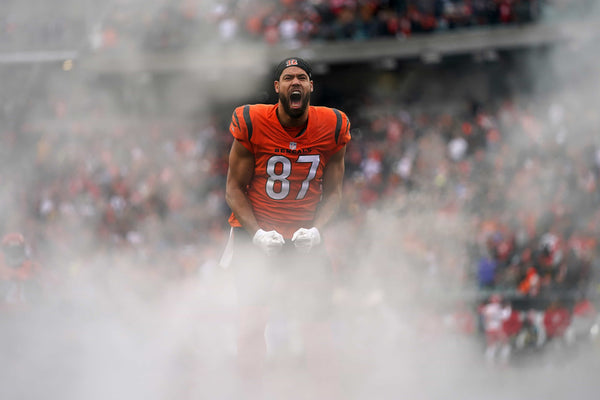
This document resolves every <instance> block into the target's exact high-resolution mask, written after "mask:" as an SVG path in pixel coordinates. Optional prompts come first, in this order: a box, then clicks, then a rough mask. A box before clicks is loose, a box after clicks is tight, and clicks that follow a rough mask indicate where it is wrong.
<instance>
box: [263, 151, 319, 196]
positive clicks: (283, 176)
mask: <svg viewBox="0 0 600 400" xmlns="http://www.w3.org/2000/svg"><path fill="white" fill-rule="evenodd" d="M320 159H321V158H320V156H319V155H318V154H316V155H302V156H298V159H297V160H296V162H298V163H310V170H309V171H308V175H307V176H306V178H304V181H302V187H301V188H300V191H299V192H298V194H297V195H296V200H301V199H303V198H304V196H306V193H307V192H308V188H309V186H310V181H312V180H313V179H314V178H315V176H316V175H317V169H318V168H319V161H320ZM277 164H281V172H280V173H277V172H275V167H276V166H277ZM291 173H292V161H291V160H290V159H289V158H287V157H285V156H273V157H271V158H269V161H268V162H267V175H269V179H267V185H266V188H265V189H266V191H267V195H268V196H269V197H270V198H272V199H274V200H282V199H285V198H286V197H287V196H288V195H289V194H290V181H288V179H287V178H288V177H289V176H290V174H291ZM275 182H281V188H280V190H279V192H276V191H275Z"/></svg>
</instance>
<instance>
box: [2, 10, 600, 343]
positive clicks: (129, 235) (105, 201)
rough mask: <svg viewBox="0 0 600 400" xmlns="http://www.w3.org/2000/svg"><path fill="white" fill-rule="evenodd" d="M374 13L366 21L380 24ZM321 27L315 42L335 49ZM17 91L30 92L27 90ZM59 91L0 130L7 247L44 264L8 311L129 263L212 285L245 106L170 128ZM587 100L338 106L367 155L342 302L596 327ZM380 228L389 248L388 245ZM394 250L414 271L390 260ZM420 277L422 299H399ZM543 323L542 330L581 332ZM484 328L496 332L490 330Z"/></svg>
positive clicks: (591, 110)
mask: <svg viewBox="0 0 600 400" xmlns="http://www.w3.org/2000/svg"><path fill="white" fill-rule="evenodd" d="M401 3H402V4H404V2H401ZM297 4H300V3H294V2H291V3H289V4H288V3H276V5H277V6H278V7H283V6H289V7H293V6H294V5H297ZM331 4H333V3H328V5H331ZM511 4H515V5H516V4H519V2H514V3H511ZM340 7H341V8H342V9H343V8H344V7H343V6H341V5H340ZM365 7H366V11H365V10H362V12H358V10H359V9H358V8H355V10H356V12H357V14H356V15H362V16H365V15H366V14H368V12H367V11H368V10H369V6H365ZM375 8H377V7H375ZM257 10H258V9H257ZM370 10H371V12H372V11H373V9H370ZM271 11H273V10H271ZM223 12H224V11H223ZM340 12H341V14H344V13H345V12H346V11H343V12H342V11H340ZM363 12H364V13H365V14H363ZM225 14H226V13H225V12H224V14H223V15H225ZM277 15H279V14H277ZM377 15H378V16H380V15H381V14H377ZM123 18H125V17H123ZM348 18H349V19H352V18H350V17H348ZM117 19H119V18H117ZM167 20H168V18H167ZM217 20H219V19H218V18H217V19H216V20H215V21H217ZM275 20H276V19H275ZM121 21H122V23H123V26H130V27H131V29H132V32H137V33H139V32H143V31H144V30H141V29H137V28H135V26H134V25H131V24H130V23H129V22H130V21H127V18H125V19H121ZM436 21H439V19H436ZM496 22H499V21H496ZM175 25H177V26H178V27H182V26H185V25H181V24H175ZM451 25H452V24H448V27H451ZM253 26H255V27H256V26H258V27H260V29H263V28H262V25H261V24H259V23H256V24H255V25H253ZM436 27H437V26H436ZM134 28H135V29H134ZM321 28H323V29H319V30H317V31H316V32H318V33H315V35H317V36H307V38H310V40H313V39H317V38H322V39H328V38H332V37H334V36H336V37H337V34H333V33H332V32H333V30H327V29H324V27H323V26H322V27H321ZM421 28H422V27H421ZM421 28H418V29H421ZM260 29H259V30H258V31H257V32H256V33H257V34H258V35H259V36H260V35H263V34H266V31H261V30H260ZM411 29H416V28H414V27H413V26H412V25H411ZM325 31H328V32H329V33H323V32H325ZM358 31H360V32H361V33H358V34H357V35H358V36H361V35H362V36H364V35H367V36H368V34H367V33H365V32H366V31H361V30H360V29H359V30H358ZM358 31H356V32H358ZM319 35H324V36H319ZM327 35H330V36H327ZM331 35H333V36H331ZM267 36H268V35H267ZM342 36H343V35H342ZM358 36H357V37H354V39H358ZM362 36H361V37H362ZM347 38H349V37H347ZM158 42H161V40H159V41H158ZM154 43H157V42H154ZM161 43H162V42H161ZM159 47H160V46H159ZM26 72H27V71H23V70H21V71H20V72H19V74H24V75H23V76H24V77H27V76H28V75H27V73H26ZM10 73H11V74H12V73H14V71H10ZM12 76H15V75H12ZM63 79H64V78H63ZM63 83H64V82H63ZM7 84H8V85H14V86H15V88H21V89H23V86H22V85H21V83H20V82H19V81H17V80H13V81H9V82H8V83H7ZM113 84H114V82H113ZM56 86H57V87H63V90H62V91H61V90H55V89H56V88H52V89H49V90H48V91H47V92H45V93H40V94H39V96H37V95H38V94H37V93H36V94H35V95H33V96H29V98H27V96H26V93H25V94H24V95H23V96H22V97H18V98H16V99H14V98H11V100H10V101H4V102H3V103H4V105H5V107H4V109H3V110H2V112H3V113H4V114H5V115H6V116H10V117H11V118H5V119H4V122H3V123H2V125H1V128H2V129H3V132H2V134H1V135H0V159H2V164H3V168H2V170H1V171H0V182H2V184H3V187H4V188H5V190H4V194H3V195H2V196H1V197H0V202H1V206H2V209H3V210H11V212H10V213H8V214H7V215H4V217H5V218H4V219H3V220H2V222H1V223H0V232H2V233H3V234H4V233H10V232H15V231H17V232H20V233H22V234H23V235H24V238H25V240H26V244H27V247H28V251H29V252H30V253H31V255H32V256H33V257H39V259H40V261H41V262H40V265H41V266H39V268H38V266H37V264H35V265H36V269H35V272H27V273H25V272H24V273H23V274H22V275H18V276H16V275H14V274H13V272H12V270H10V269H5V268H3V269H2V270H0V274H1V275H0V279H2V280H3V285H0V287H1V288H3V290H4V289H7V290H8V291H7V292H6V293H5V294H6V295H8V294H10V296H9V297H5V298H4V299H5V300H8V299H10V301H13V300H14V298H15V297H14V291H13V290H12V289H10V288H9V286H7V285H5V283H6V282H9V281H11V280H15V279H23V280H29V279H34V276H33V274H34V273H35V274H37V273H39V274H40V277H43V276H44V274H45V272H44V271H51V272H52V274H50V275H52V276H56V275H59V276H63V277H67V279H69V277H76V276H77V275H78V274H81V273H85V272H84V271H82V269H85V268H86V266H89V267H90V268H94V265H95V263H97V266H99V267H101V266H103V265H105V262H106V259H105V258H106V257H108V258H109V259H110V258H111V257H114V258H113V259H112V260H113V261H114V262H115V264H114V265H113V267H114V268H119V267H123V268H125V267H127V268H129V267H130V266H131V265H143V266H144V270H143V273H144V274H148V275H154V276H156V277H159V278H160V279H164V278H166V279H174V280H177V279H181V278H185V277H189V276H198V275H202V276H205V275H210V274H213V273H214V271H215V270H216V269H217V260H218V258H219V255H220V252H221V250H222V248H223V246H224V243H225V239H226V236H227V226H226V220H227V215H228V214H229V210H228V209H227V207H226V204H225V202H224V187H225V184H224V182H225V173H226V169H227V152H228V149H229V146H230V144H231V135H229V133H228V131H227V127H228V123H229V117H230V109H228V112H226V113H224V112H223V113H222V112H218V113H217V112H215V114H214V115H208V116H206V115H204V116H203V117H202V118H198V119H193V120H182V119H177V118H165V115H164V114H168V113H163V114H161V115H160V116H158V117H156V116H155V115H154V114H153V112H152V111H149V110H152V106H149V105H141V103H143V102H144V101H150V100H148V99H150V98H151V95H150V94H148V93H146V95H144V94H143V93H142V95H139V96H132V97H131V98H130V99H129V100H128V99H121V101H124V102H125V103H127V102H128V101H129V102H132V103H134V104H135V106H136V107H133V109H135V112H131V113H128V110H129V111H131V110H132V108H127V107H121V105H119V106H116V107H115V99H114V98H113V97H110V94H108V93H109V92H110V90H107V91H104V92H103V91H99V90H95V89H94V88H90V87H86V83H83V84H82V85H79V86H69V85H61V84H57V85H56ZM108 86H110V85H108ZM382 86H385V85H382ZM65 87H68V88H69V89H68V90H67V89H64V88H65ZM25 89H26V88H25ZM380 89H381V88H380ZM577 90H578V89H577V88H576V87H575V88H572V89H570V90H568V89H564V92H561V93H558V94H557V93H554V95H553V96H547V97H545V99H546V100H540V97H539V96H536V95H531V96H530V95H529V94H524V93H511V94H510V95H507V94H503V95H502V96H494V97H493V99H488V101H479V102H467V101H465V100H464V99H463V100H462V102H461V101H459V102H455V101H453V102H449V104H446V106H445V105H444V104H443V103H444V102H441V104H440V103H435V104H432V103H430V102H427V101H419V100H417V101H413V102H405V101H404V99H399V98H398V97H397V96H396V95H395V94H394V93H393V92H392V93H390V92H387V91H386V90H384V89H381V90H380V92H377V91H373V92H371V93H361V96H362V97H361V98H360V99H359V98H351V97H346V99H345V102H346V104H344V105H341V106H340V108H342V109H344V110H347V112H348V114H349V116H350V119H351V121H352V126H353V130H352V135H353V140H352V141H351V142H350V145H349V148H348V153H347V165H346V171H347V172H346V182H345V187H344V192H345V193H344V196H345V197H344V199H345V203H344V206H343V209H342V212H341V215H340V217H339V219H338V220H337V221H336V223H335V224H334V225H333V226H332V228H331V232H332V234H331V235H330V236H328V246H329V247H330V251H331V254H332V257H333V259H334V265H335V268H336V272H337V275H338V277H339V283H340V287H342V288H344V289H346V290H349V291H352V289H353V287H354V286H355V285H356V281H357V280H360V281H361V285H360V288H361V290H364V288H365V286H364V285H363V284H364V282H365V281H367V282H369V284H370V285H371V288H372V289H376V290H375V293H379V294H380V295H379V297H377V296H375V298H376V299H382V298H383V299H385V301H386V302H387V303H389V305H390V306H391V307H392V308H394V307H402V304H404V303H405V302H406V298H407V296H411V297H413V298H417V299H420V300H423V301H424V302H426V300H425V299H427V298H433V299H434V300H435V299H436V295H434V294H437V295H438V296H439V295H440V294H442V295H448V294H455V295H456V297H459V298H461V299H462V300H464V299H465V298H466V299H468V300H472V303H477V302H479V304H480V305H481V306H482V307H484V306H485V305H486V304H487V298H488V296H489V295H490V294H492V293H502V294H503V295H504V299H505V300H507V301H509V302H510V305H511V306H512V309H513V310H516V311H517V312H518V318H519V320H520V322H521V325H519V326H522V325H523V324H524V321H526V319H527V316H528V315H529V314H527V313H528V312H529V311H530V310H536V311H538V312H542V315H544V313H545V312H546V310H548V309H549V308H550V306H551V307H552V310H554V309H555V308H556V307H558V306H559V305H560V306H562V307H566V308H567V319H568V320H569V322H570V321H571V318H574V316H575V315H576V311H577V310H583V311H582V312H584V313H586V312H589V307H588V308H585V307H584V306H585V305H586V304H589V300H590V298H591V299H592V300H594V301H595V300H596V299H595V297H594V296H595V295H596V292H597V289H598V288H597V284H598V281H597V279H598V271H599V269H600V264H599V262H600V257H599V255H600V253H599V252H600V243H599V242H598V237H600V207H599V206H600V142H598V141H597V135H594V132H595V130H596V129H597V128H596V127H597V126H598V122H599V121H598V118H597V116H596V115H595V105H594V104H593V102H586V101H580V100H578V96H576V95H575V92H576V91H577ZM115 92H116V91H115ZM33 93H35V92H33ZM91 93H93V95H90V94H91ZM3 96H9V94H7V93H5V94H3ZM557 99H561V100H560V101H559V100H557ZM356 103H360V107H356V106H355V104H356ZM11 105H12V106H14V107H9V106H11ZM130 105H131V104H130ZM448 105H451V107H447V106H448ZM19 110H20V111H19ZM22 110H26V111H22ZM381 226H385V227H386V228H387V229H388V230H387V232H388V233H390V234H386V235H383V237H382V235H381V234H377V235H374V233H376V232H377V229H379V227H381ZM339 231H343V232H344V236H340V235H339V234H336V233H335V232H339ZM373 237H376V238H378V239H379V241H376V240H374V239H373ZM10 243H13V242H10ZM382 249H383V250H384V252H381V251H379V250H382ZM397 253H400V254H401V257H402V258H401V259H400V260H399V259H398V258H397V257H396V258H394V259H393V261H391V260H390V259H386V258H385V257H383V255H384V254H388V255H389V254H397ZM124 255H125V256H126V258H123V256H124ZM374 255H378V256H380V257H381V258H378V257H374ZM99 256H102V257H103V259H102V260H99V259H98V258H97V257H99ZM96 260H97V261H96ZM28 271H29V270H28ZM32 271H33V270H32ZM407 276H409V277H410V278H411V279H409V284H408V286H407V287H406V289H408V290H407V291H406V292H404V291H398V290H395V289H396V285H395V282H398V281H399V280H401V281H403V282H406V281H407ZM46 277H47V276H46ZM48 279H52V278H48ZM39 287H40V288H44V287H46V286H45V285H41V286H39ZM403 288H405V287H404V286H403ZM371 294H372V293H371ZM365 297H366V298H369V299H373V297H369V293H365ZM20 298H21V299H24V297H22V296H21V297H20ZM557 299H558V300H560V303H562V304H559V305H557V303H556V300H557ZM369 301H372V300H369ZM450 304H452V305H455V304H457V303H455V302H451V303H450ZM481 309H483V308H481ZM481 309H480V308H477V307H470V308H469V310H468V311H470V313H467V314H468V315H467V317H466V319H465V320H466V321H467V322H463V323H462V325H461V327H460V328H457V329H461V330H463V331H464V333H473V332H474V329H476V328H475V327H476V326H477V324H476V323H475V322H474V321H473V320H469V318H468V316H470V317H472V318H476V317H477V316H476V313H477V311H479V310H481ZM444 311H448V310H447V309H444ZM459 311H464V310H459ZM561 311H563V309H561ZM577 312H579V311H577ZM462 317H465V316H464V315H462ZM482 317H483V315H482ZM457 318H458V315H457ZM594 318H595V315H594ZM539 320H540V318H537V319H536V321H537V322H536V323H537V324H538V325H539V326H542V325H543V326H544V331H545V332H559V333H560V334H564V333H565V332H567V331H566V329H564V324H563V325H560V326H555V327H554V328H553V327H552V326H551V325H550V324H551V322H552V321H549V322H548V325H544V323H543V322H540V321H539ZM507 321H510V319H507ZM562 321H563V322H564V318H563V319H562ZM479 322H480V324H481V325H482V326H481V328H482V329H484V326H483V325H485V318H482V319H481V320H480V321H479ZM457 323H458V322H457ZM561 323H562V322H561ZM506 326H507V327H509V328H507V329H508V330H509V331H510V329H513V330H512V331H511V332H514V325H512V328H510V327H511V325H510V324H509V323H507V325H506ZM586 326H587V325H586ZM588 327H589V326H588ZM553 329H554V330H553ZM520 332H521V328H519V329H518V330H517V333H520ZM507 336H508V334H507ZM513 336H515V339H514V340H515V341H516V336H517V335H516V334H514V335H513ZM520 340H521V341H526V340H528V339H523V338H522V339H520Z"/></svg>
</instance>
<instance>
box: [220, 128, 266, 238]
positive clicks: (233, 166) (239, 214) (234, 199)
mask: <svg viewBox="0 0 600 400" xmlns="http://www.w3.org/2000/svg"><path fill="white" fill-rule="evenodd" d="M253 174H254V155H253V154H252V152H250V150H248V149H247V148H246V147H244V145H242V144H241V143H240V142H239V141H238V140H237V139H236V140H234V141H233V145H232V146H231V150H230V152H229V169H228V171H227V183H226V186H225V200H226V201H227V204H228V205H229V207H230V208H231V211H233V213H234V214H235V217H236V218H237V220H238V221H239V222H240V223H241V224H242V226H243V227H244V229H246V231H248V233H249V234H250V236H253V235H254V234H255V233H256V231H258V230H259V229H260V227H259V226H258V222H257V221H256V217H255V215H254V211H253V210H252V206H251V205H250V202H249V201H248V197H247V196H246V188H247V187H248V185H249V184H250V181H251V179H252V176H253Z"/></svg>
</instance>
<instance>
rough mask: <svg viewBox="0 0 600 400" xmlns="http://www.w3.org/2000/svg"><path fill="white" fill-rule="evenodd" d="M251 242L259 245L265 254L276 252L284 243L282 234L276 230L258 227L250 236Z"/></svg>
mask: <svg viewBox="0 0 600 400" xmlns="http://www.w3.org/2000/svg"><path fill="white" fill-rule="evenodd" d="M252 243H254V244H255V245H256V246H258V247H260V248H261V249H262V251H264V252H265V253H266V254H267V255H271V254H275V253H278V252H279V251H280V250H281V246H283V244H284V243H285V240H283V236H281V234H280V233H279V232H277V231H268V232H267V231H264V230H262V229H259V230H257V231H256V233H255V234H254V237H253V238H252Z"/></svg>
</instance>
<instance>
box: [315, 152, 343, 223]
mask: <svg viewBox="0 0 600 400" xmlns="http://www.w3.org/2000/svg"><path fill="white" fill-rule="evenodd" d="M345 155H346V146H344V147H342V148H341V149H340V150H339V151H337V152H336V153H335V154H334V155H333V156H331V158H330V159H329V161H328V163H327V165H326V166H325V169H324V171H323V198H322V200H321V203H320V205H319V209H318V210H317V213H316V215H315V219H314V223H313V226H314V227H316V228H317V229H319V230H322V229H323V227H324V226H325V225H326V224H327V223H328V222H329V221H330V220H331V218H332V217H333V216H334V215H335V213H336V212H337V211H338V209H339V208H340V204H341V201H342V182H343V180H344V171H345V166H344V157H345Z"/></svg>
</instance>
